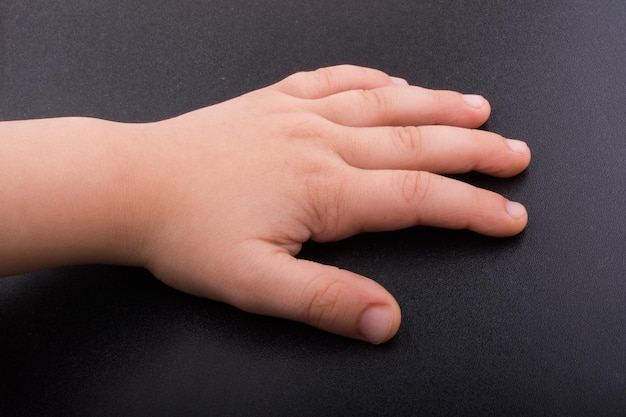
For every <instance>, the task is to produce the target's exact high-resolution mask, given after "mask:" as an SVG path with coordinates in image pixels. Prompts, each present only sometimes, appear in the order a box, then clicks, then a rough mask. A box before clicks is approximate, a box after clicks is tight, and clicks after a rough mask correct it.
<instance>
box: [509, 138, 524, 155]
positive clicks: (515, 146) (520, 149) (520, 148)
mask: <svg viewBox="0 0 626 417" xmlns="http://www.w3.org/2000/svg"><path fill="white" fill-rule="evenodd" d="M506 143H507V145H509V148H510V149H511V150H512V151H513V152H517V153H526V152H527V151H528V145H526V142H523V141H521V140H517V139H507V140H506Z"/></svg>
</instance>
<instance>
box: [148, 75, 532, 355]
mask: <svg viewBox="0 0 626 417" xmlns="http://www.w3.org/2000/svg"><path fill="white" fill-rule="evenodd" d="M489 112H490V107H489V104H488V103H487V101H486V100H484V99H483V98H482V97H478V96H463V95H461V94H458V93H455V92H449V91H431V90H426V89H423V88H418V87H412V86H408V85H406V83H404V82H403V81H402V80H399V79H394V78H390V77H389V76H387V75H386V74H384V73H381V72H379V71H375V70H371V69H365V68H358V67H350V66H340V67H333V68H326V69H322V70H318V71H314V72H310V73H298V74H295V75H293V76H291V77H288V78H286V79H285V80H283V81H281V82H279V83H277V84H275V85H272V86H270V87H267V88H264V89H261V90H258V91H255V92H252V93H249V94H247V95H244V96H242V97H239V98H236V99H234V100H230V101H227V102H224V103H221V104H218V105H215V106H212V107H209V108H206V109H203V110H199V111H195V112H192V113H189V114H185V115H182V116H180V117H177V118H174V119H171V120H167V121H163V122H158V123H154V124H151V125H147V127H148V129H151V130H150V132H149V133H150V136H149V139H148V142H149V143H150V145H149V146H148V148H146V149H145V152H144V153H145V159H144V161H142V162H141V163H142V166H143V167H144V168H145V167H147V168H148V171H145V172H148V173H149V176H148V177H147V178H146V179H145V187H146V190H148V191H147V192H144V193H143V194H144V195H145V194H146V193H147V194H148V195H151V196H152V198H149V199H146V200H145V202H144V203H145V204H147V205H149V207H146V217H145V218H144V220H145V221H146V222H148V224H149V225H150V227H148V228H147V230H146V231H145V235H144V236H142V238H143V241H144V242H145V246H144V247H143V251H142V253H141V262H143V263H144V264H145V266H146V267H147V268H148V269H150V270H151V271H152V272H153V273H154V274H155V275H156V276H157V277H158V278H159V279H161V280H163V281H164V282H166V283H167V284H169V285H172V286H174V287H176V288H179V289H181V290H183V291H186V292H189V293H192V294H196V295H200V296H204V297H209V298H212V299H215V300H220V301H223V302H226V303H229V304H233V305H235V306H237V307H239V308H241V309H243V310H246V311H249V312H254V313H260V314H266V315H272V316H277V317H284V318H287V319H292V320H297V321H301V322H305V323H308V324H311V325H313V326H317V327H319V328H321V329H324V330H327V331H330V332H334V333H337V334H340V335H344V336H349V337H353V338H358V339H363V340H367V341H369V342H372V343H381V342H384V341H386V340H388V339H390V338H391V337H392V336H393V335H394V334H395V333H396V332H397V329H398V326H399V324H400V309H399V307H398V304H397V303H396V301H395V300H394V298H393V297H392V296H391V295H390V294H389V293H388V292H387V291H385V289H384V288H382V287H381V286H380V285H378V284H377V283H376V282H374V281H372V280H370V279H368V278H364V277H362V276H359V275H356V274H354V273H351V272H349V271H345V270H340V269H337V268H335V267H331V266H326V265H320V264H317V263H313V262H309V261H305V260H298V259H296V258H294V255H295V254H297V253H298V251H299V250H300V248H301V244H302V243H303V242H306V241H307V240H309V239H312V240H315V241H318V242H325V241H332V240H337V239H342V238H345V237H347V236H351V235H354V234H356V233H359V232H362V231H382V230H393V229H400V228H405V227H410V226H413V225H432V226H439V227H446V228H454V229H461V228H468V229H471V230H474V231H476V232H479V233H484V234H487V235H492V236H510V235H514V234H516V233H519V232H520V231H521V230H522V229H523V228H524V227H525V225H526V222H527V214H526V211H525V209H524V208H523V207H522V206H521V205H520V204H518V203H513V202H509V201H507V200H506V199H505V198H504V197H502V196H500V195H498V194H495V193H493V192H490V191H486V190H483V189H478V188H475V187H473V186H471V185H468V184H465V183H463V182H459V181H456V180H453V179H449V178H446V177H443V176H440V175H437V174H446V173H461V172H467V171H471V170H476V171H480V172H483V173H486V174H490V175H496V176H500V177H507V176H512V175H515V174H518V173H519V172H521V171H523V170H524V169H525V168H526V167H527V166H528V163H529V161H530V151H529V149H528V147H527V146H526V145H525V144H524V143H522V142H519V141H508V140H505V139H503V138H502V137H501V136H499V135H497V134H494V133H489V132H485V131H480V130H473V128H476V127H478V126H480V125H482V124H483V123H484V122H485V121H486V120H487V118H488V116H489ZM137 204H142V203H141V202H137Z"/></svg>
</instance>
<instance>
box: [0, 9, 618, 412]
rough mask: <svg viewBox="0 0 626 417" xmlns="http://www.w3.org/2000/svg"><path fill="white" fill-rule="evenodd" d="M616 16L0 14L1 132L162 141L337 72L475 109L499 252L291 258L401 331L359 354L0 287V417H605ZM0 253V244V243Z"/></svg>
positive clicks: (146, 289) (456, 247) (206, 313)
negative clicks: (521, 146)
mask: <svg viewBox="0 0 626 417" xmlns="http://www.w3.org/2000/svg"><path fill="white" fill-rule="evenodd" d="M625 22H626V5H625V3H624V2H623V1H621V0H606V1H583V0H574V1H567V2H563V1H560V0H559V1H557V0H548V1H522V0H513V1H506V2H504V1H489V0H477V1H473V2H461V1H453V0H443V1H422V2H414V1H406V0H405V1H389V2H381V1H373V0H369V1H346V2H335V1H329V0H322V1H317V2H312V1H311V2H305V1H276V0H268V1H243V0H230V1H226V0H221V1H209V0H204V1H202V0H153V1H140V0H109V1H86V0H0V71H1V72H0V74H1V77H0V118H1V119H16V118H35V117H47V116H59V115H85V116H96V117H102V118H108V119H115V120H121V121H146V120H157V119H161V118H166V117H169V116H173V115H176V114H180V113H183V112H186V111H188V110H192V109H196V108H198V107H202V106H205V105H208V104H212V103H216V102H219V101H222V100H224V99H227V98H230V97H233V96H236V95H239V94H240V93H243V92H246V91H249V90H252V89H255V88H258V87H262V86H264V85H266V84H269V83H271V82H274V81H276V80H278V79H280V78H282V77H283V76H285V75H288V74H290V73H292V72H294V71H297V70H302V69H313V68H316V67H321V66H325V65H329V64H337V63H354V64H360V65H367V66H372V67H377V68H380V69H383V70H385V71H388V72H389V73H391V74H394V75H397V76H401V77H405V78H407V79H408V80H410V81H411V82H412V83H415V84H419V85H424V86H427V87H433V88H446V89H456V90H461V91H464V92H471V93H474V92H475V93H480V94H483V95H485V96H486V97H488V98H489V99H490V101H491V103H492V107H493V116H492V118H491V120H490V121H489V123H488V125H487V126H486V127H487V128H488V129H490V130H494V131H497V132H499V133H502V134H504V135H506V136H509V137H515V138H521V139H524V140H526V141H527V142H528V143H529V144H530V146H531V148H532V150H533V155H534V158H533V162H532V164H531V167H530V169H529V170H528V171H527V173H525V174H523V175H521V176H519V177H517V178H514V179H510V180H494V179H490V178H486V177H484V176H479V175H470V176H467V177H466V178H467V179H468V180H470V181H471V182H474V183H476V184H479V185H482V186H485V187H488V188H490V189H494V190H496V191H499V192H502V193H504V194H505V195H507V196H508V197H510V198H512V199H514V200H519V201H522V202H524V203H525V204H526V206H527V208H528V210H529V213H530V223H529V227H528V229H527V231H525V232H524V233H523V234H522V235H520V236H518V237H515V238H512V239H505V240H495V239H490V238H485V237H481V236H477V235H475V234H472V233H468V232H452V231H443V230H436V229H429V228H414V229H410V230H406V231H401V232H395V233H381V234H367V235H362V236H359V237H356V238H352V239H348V240H346V241H343V242H338V243H333V244H325V245H307V246H305V249H304V251H303V253H302V256H303V257H307V258H310V259H315V260H319V261H321V262H327V263H331V264H335V265H338V266H341V267H344V268H348V269H351V270H354V271H356V272H359V273H362V274H365V275H368V276H370V277H372V278H374V279H376V280H377V281H379V282H380V283H382V284H383V285H384V286H386V287H387V288H388V289H389V290H390V291H391V292H392V293H393V294H394V295H395V296H396V297H397V299H398V300H399V302H400V305H401V306H402V309H403V324H402V326H401V329H400V332H399V334H398V336H397V337H396V338H395V339H394V340H393V341H392V342H390V343H388V344H386V345H384V346H378V347H375V346H369V345H367V344H365V343H360V342H356V341H352V340H347V339H343V338H340V337H336V336H332V335H328V334H325V333H323V332H320V331H317V330H315V329H312V328H309V327H306V326H303V325H300V324H296V323H291V322H286V321H282V320H277V319H271V318H265V317H259V316H253V315H249V314H245V313H242V312H239V311H237V310H235V309H233V308H231V307H229V306H225V305H222V304H219V303H215V302H211V301H207V300H202V299H198V298H194V297H191V296H187V295H185V294H182V293H179V292H176V291H174V290H172V289H169V288H167V287H165V286H164V285H162V284H160V283H159V282H158V281H156V280H155V279H153V278H152V277H151V276H150V275H149V274H148V273H146V272H145V271H142V270H136V269H129V268H119V267H101V266H85V267H72V268H64V269H58V270H53V271H45V272H42V273H36V274H29V275H25V276H20V277H12V278H7V279H4V280H1V281H0V392H1V395H0V415H3V416H4V415H7V416H12V415H63V416H72V415H81V416H82V415H102V416H114V415H152V416H158V415H164V416H165V415H168V416H169V415H188V416H193V415H242V416H243V415H258V416H279V415H300V416H309V415H311V416H314V415H315V416H320V415H322V416H334V415H376V416H384V415H389V416H398V415H442V416H443V415H529V416H533V415H563V416H565V415H568V416H576V415H590V416H591V415H593V416H624V415H626V257H625V255H626V254H625V251H626V249H625V243H626V225H625V224H624V207H625V205H626V193H625V192H624V189H625V187H626V170H625V164H626V163H625V161H626V32H625V30H624V24H625ZM3 239H10V236H7V237H3Z"/></svg>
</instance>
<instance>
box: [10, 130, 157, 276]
mask: <svg viewBox="0 0 626 417" xmlns="http://www.w3.org/2000/svg"><path fill="white" fill-rule="evenodd" d="M142 132H143V130H141V125H127V124H121V123H113V122H108V121H103V120H96V119H87V118H60V119H44V120H29V121H15V122H2V123H0V158H1V161H0V190H1V192H2V198H1V199H0V276H3V275H11V274H17V273H21V272H26V271H32V270H37V269H42V268H48V267H55V266H61V265H68V264H83V263H123V264H136V263H141V260H140V256H139V254H138V253H137V252H138V250H139V249H140V246H141V245H140V244H139V242H137V240H138V239H140V235H141V234H140V233H137V230H138V228H139V227H140V226H141V224H140V223H141V221H142V219H144V218H145V216H142V214H141V208H140V207H139V205H140V204H141V201H142V199H141V197H142V196H141V195H137V193H141V190H142V188H143V187H142V184H141V183H140V182H141V181H142V180H141V178H142V176H141V175H136V174H137V172H138V170H139V169H143V168H142V161H141V155H140V152H139V146H138V143H136V141H140V140H142V139H144V138H142ZM143 197H147V196H143ZM144 200H145V198H144Z"/></svg>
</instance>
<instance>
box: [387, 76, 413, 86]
mask: <svg viewBox="0 0 626 417" xmlns="http://www.w3.org/2000/svg"><path fill="white" fill-rule="evenodd" d="M389 78H391V82H392V83H394V84H397V85H409V82H408V81H407V80H405V79H404V78H400V77H389Z"/></svg>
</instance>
